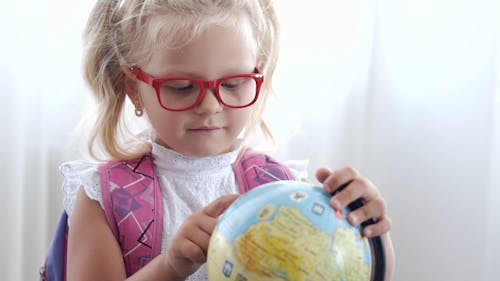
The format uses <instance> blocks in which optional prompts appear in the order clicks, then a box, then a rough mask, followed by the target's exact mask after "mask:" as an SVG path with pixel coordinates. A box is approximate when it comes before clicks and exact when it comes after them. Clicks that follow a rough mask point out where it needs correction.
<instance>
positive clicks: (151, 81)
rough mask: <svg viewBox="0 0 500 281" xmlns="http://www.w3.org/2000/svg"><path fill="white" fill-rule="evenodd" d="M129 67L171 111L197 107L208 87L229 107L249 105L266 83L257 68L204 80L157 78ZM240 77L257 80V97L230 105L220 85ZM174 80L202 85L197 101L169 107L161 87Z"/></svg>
mask: <svg viewBox="0 0 500 281" xmlns="http://www.w3.org/2000/svg"><path fill="white" fill-rule="evenodd" d="M129 69H130V71H131V72H132V73H133V74H134V75H135V77H137V79H139V80H141V81H142V82H144V83H146V84H148V85H150V86H151V87H153V88H154V89H155V92H156V97H157V99H158V103H159V104H160V106H161V107H163V108H164V109H166V110H169V111H186V110H190V109H193V108H195V107H196V106H197V105H199V104H200V103H201V102H202V101H203V99H204V98H205V95H206V92H207V89H211V90H212V91H213V92H214V94H215V97H216V98H217V100H218V101H219V102H220V103H221V104H223V105H224V106H226V107H229V108H244V107H248V106H251V105H252V104H254V103H255V102H256V101H257V99H258V97H259V93H260V88H261V87H262V83H264V74H262V73H260V72H259V70H258V69H257V68H254V73H247V74H236V75H231V76H224V77H221V78H218V79H215V80H202V79H196V78H191V77H163V78H155V77H153V76H151V75H149V74H148V73H146V72H144V71H143V70H142V69H141V68H140V67H138V66H132V67H130V68H129ZM239 77H250V78H253V79H254V80H255V83H256V88H255V97H254V98H253V100H252V101H251V102H250V103H248V104H245V105H240V106H233V105H228V104H226V103H225V102H224V101H223V100H222V98H221V97H220V94H219V86H220V84H221V82H222V81H223V80H227V79H232V78H239ZM172 80H189V81H192V82H195V83H197V84H198V85H200V94H199V95H198V98H197V99H196V101H195V102H194V103H193V104H192V105H190V106H188V107H185V108H181V109H174V108H169V107H167V106H165V105H164V104H163V103H162V101H161V97H160V87H161V85H162V84H163V83H165V82H167V81H172Z"/></svg>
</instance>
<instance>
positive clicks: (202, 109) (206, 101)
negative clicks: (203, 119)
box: [194, 88, 224, 114]
mask: <svg viewBox="0 0 500 281" xmlns="http://www.w3.org/2000/svg"><path fill="white" fill-rule="evenodd" d="M205 91H206V92H205V96H204V97H203V99H202V100H201V102H200V103H199V104H198V105H197V106H196V107H195V108H194V110H195V112H196V113H197V114H215V113H218V112H221V111H222V108H223V107H224V106H223V104H222V103H221V102H220V101H219V100H218V99H217V96H216V95H215V90H214V89H212V88H207V89H206V90H205Z"/></svg>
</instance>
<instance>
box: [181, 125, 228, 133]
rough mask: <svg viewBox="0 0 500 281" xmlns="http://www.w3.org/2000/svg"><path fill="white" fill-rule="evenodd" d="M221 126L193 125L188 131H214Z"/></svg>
mask: <svg viewBox="0 0 500 281" xmlns="http://www.w3.org/2000/svg"><path fill="white" fill-rule="evenodd" d="M220 129H221V127H217V126H201V127H195V128H190V129H188V131H193V132H214V131H217V130H220Z"/></svg>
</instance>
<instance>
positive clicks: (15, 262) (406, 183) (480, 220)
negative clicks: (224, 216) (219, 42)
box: [0, 0, 500, 281]
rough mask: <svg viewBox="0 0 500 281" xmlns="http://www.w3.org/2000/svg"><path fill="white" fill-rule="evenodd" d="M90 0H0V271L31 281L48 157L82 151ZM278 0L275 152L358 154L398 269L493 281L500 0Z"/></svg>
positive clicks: (42, 224) (51, 198) (55, 204)
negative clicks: (382, 212)
mask: <svg viewBox="0 0 500 281" xmlns="http://www.w3.org/2000/svg"><path fill="white" fill-rule="evenodd" d="M4 2H5V1H4ZM306 3H307V4H306ZM92 4H93V1H90V0H80V1H76V0H75V1H63V0H20V1H8V2H6V3H2V11H3V16H2V17H0V32H1V33H0V35H1V38H2V44H1V45H0V96H1V99H0V101H1V105H2V106H1V110H0V126H1V127H0V128H1V130H0V134H1V138H0V141H1V143H0V144H1V145H0V155H1V157H2V161H1V162H0V171H1V172H0V211H1V213H2V216H1V218H0V225H1V232H0V241H2V255H0V272H1V273H2V279H3V280H36V278H37V276H36V274H37V270H38V268H39V266H40V265H41V264H42V263H43V259H44V256H45V253H46V251H47V248H48V243H49V241H50V238H51V235H52V232H53V230H54V226H55V222H56V219H57V215H58V214H59V213H60V211H61V208H62V207H61V205H62V204H61V190H60V184H61V180H62V179H61V177H60V175H59V173H58V171H57V166H58V165H59V163H60V162H61V161H64V160H68V159H72V158H74V157H76V155H77V151H76V149H75V148H74V146H72V145H69V143H70V139H71V136H72V130H73V127H74V126H75V125H76V124H77V123H78V121H79V119H80V117H81V116H82V115H83V114H84V113H85V112H86V111H87V109H88V108H89V105H90V99H89V94H88V92H87V89H86V88H85V86H84V83H83V81H82V78H81V77H82V75H81V73H80V67H81V64H80V62H81V52H82V50H81V40H80V38H81V32H82V30H83V26H84V23H85V21H86V16H87V15H88V12H89V9H90V7H91V5H92ZM278 4H279V6H280V12H281V18H282V29H283V40H282V56H281V59H280V64H279V67H278V70H277V73H276V76H275V86H276V89H277V91H278V93H279V94H280V97H281V100H280V101H277V102H274V104H273V105H272V107H270V109H269V110H268V113H267V116H268V118H269V121H270V122H271V125H272V127H273V129H274V131H275V133H276V135H277V137H278V140H279V144H280V146H279V149H278V150H277V152H276V154H277V156H278V157H279V158H281V159H284V160H286V159H309V160H310V166H309V167H310V174H311V175H313V174H314V170H315V169H316V168H318V167H319V166H329V167H331V168H333V169H335V168H339V167H342V166H345V165H352V166H354V167H356V168H358V169H359V170H360V171H361V172H362V173H364V174H365V175H366V176H368V177H369V178H370V179H371V180H372V181H373V182H375V183H376V184H377V185H378V186H379V188H380V190H381V191H382V193H383V194H384V196H385V198H386V200H387V202H388V206H389V210H390V214H391V217H392V219H393V229H392V237H393V243H394V247H395V251H396V272H395V280H402V281H421V280H436V281H438V280H464V281H465V280H484V281H487V280H500V267H498V265H497V264H498V253H499V252H500V238H498V237H500V221H499V218H500V207H499V206H500V93H499V87H498V86H499V81H500V75H499V71H498V69H499V67H500V59H499V56H498V53H499V50H500V48H499V47H498V40H499V38H500V36H499V35H500V34H499V30H500V29H499V25H500V22H499V20H498V18H500V16H499V12H500V10H499V7H498V4H496V3H495V1H494V0H433V1H431V0H419V1H417V0H366V1H363V0H350V1H348V0H345V1H342V0H335V1H330V0H323V1H322V0H314V1H313V0H311V1H295V0H290V1H284V0H281V1H278ZM71 143H73V142H71Z"/></svg>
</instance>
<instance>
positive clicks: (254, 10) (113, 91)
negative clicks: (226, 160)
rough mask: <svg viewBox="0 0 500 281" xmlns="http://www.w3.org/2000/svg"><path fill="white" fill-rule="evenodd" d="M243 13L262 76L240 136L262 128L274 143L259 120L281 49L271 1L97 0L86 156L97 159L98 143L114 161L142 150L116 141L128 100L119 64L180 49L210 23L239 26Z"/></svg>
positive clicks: (90, 30) (90, 31)
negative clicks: (90, 123)
mask: <svg viewBox="0 0 500 281" xmlns="http://www.w3.org/2000/svg"><path fill="white" fill-rule="evenodd" d="M242 13H243V14H244V15H246V16H247V18H248V20H249V22H250V25H251V27H252V29H253V33H254V37H255V39H256V43H257V67H258V69H259V70H260V71H261V72H262V73H263V74H264V84H263V86H262V89H261V93H260V95H259V99H258V101H257V103H256V105H254V108H255V110H253V112H252V114H251V116H250V119H249V121H248V123H247V126H246V128H245V133H244V136H243V138H244V140H245V141H246V142H249V141H250V140H251V139H252V137H253V136H254V135H255V133H256V132H257V130H258V129H260V130H261V132H262V133H263V135H264V136H265V138H266V140H267V141H268V142H269V143H271V144H274V138H273V136H272V134H271V132H270V130H269V128H268V126H267V125H266V123H265V122H264V120H263V112H264V109H265V105H266V103H267V100H268V97H269V95H270V94H271V93H272V85H271V81H272V76H273V73H274V70H275V67H276V62H277V58H278V48H279V46H278V37H279V26H278V20H277V16H276V12H275V8H274V6H273V3H272V0H122V1H120V0H117V1H113V0H98V1H97V3H96V4H95V6H94V8H93V10H92V12H91V14H90V17H89V20H88V23H87V27H86V30H85V33H84V42H85V45H86V50H85V51H86V53H85V56H84V75H85V79H86V81H87V83H88V84H89V86H90V88H91V90H92V92H93V94H94V97H95V100H96V103H97V107H98V108H97V113H96V116H95V126H94V127H93V130H92V132H91V133H90V136H89V142H88V148H89V151H90V154H91V155H92V156H93V157H94V158H100V157H98V156H97V153H96V149H97V148H98V147H100V148H101V150H102V151H103V152H104V153H105V154H106V157H108V158H112V159H132V158H136V157H138V156H140V155H141V154H144V153H145V151H144V149H133V148H131V147H130V146H129V145H126V144H125V143H123V142H120V137H119V136H120V133H122V132H123V131H124V130H123V129H126V126H125V124H123V120H122V119H123V118H122V115H123V111H124V105H125V100H126V93H125V88H124V75H125V74H124V73H123V72H122V69H121V66H122V65H134V64H141V63H144V62H147V61H148V60H149V59H150V58H151V56H152V54H153V52H154V48H155V46H159V45H162V46H164V44H169V45H168V46H169V47H172V48H179V47H182V46H183V45H185V44H188V43H189V42H190V40H192V39H193V38H196V36H198V35H199V34H201V33H202V32H203V31H204V30H206V29H207V28H208V27H210V26H213V25H214V24H217V25H224V24H225V25H227V24H229V23H228V22H231V20H232V22H231V24H233V23H236V24H237V23H238V19H239V18H240V15H241V14H242ZM160 35H161V36H160ZM159 38H161V40H162V41H161V42H158V40H159ZM125 131H126V130H125ZM143 148H144V146H143Z"/></svg>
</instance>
